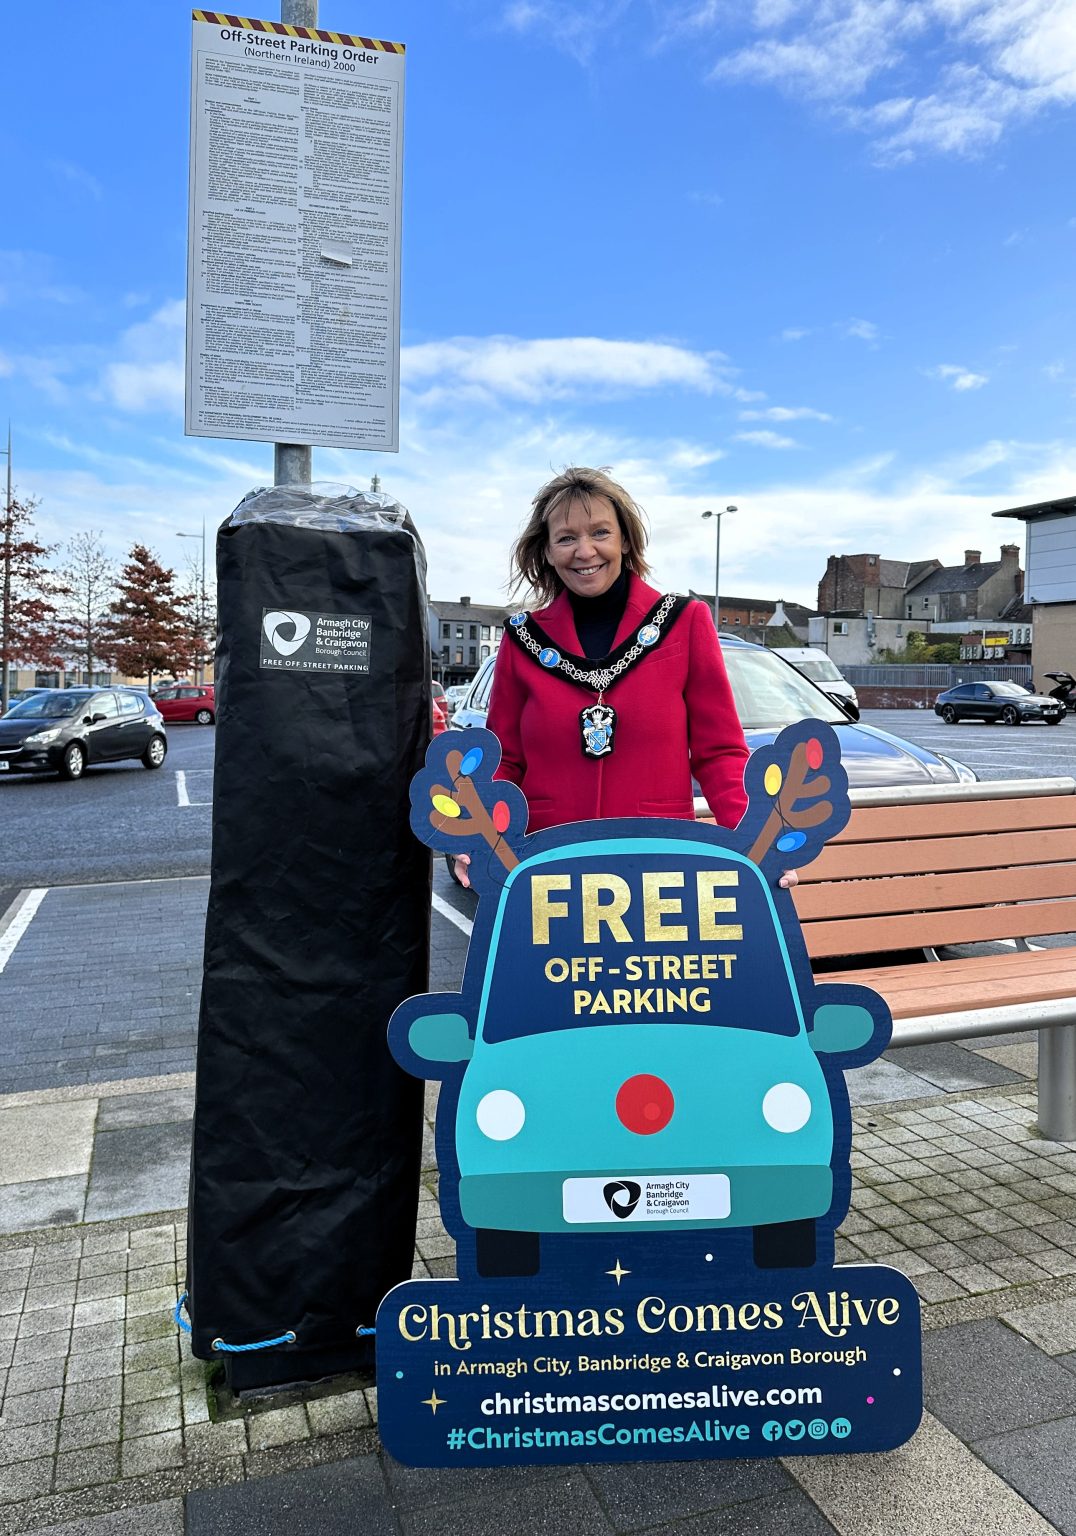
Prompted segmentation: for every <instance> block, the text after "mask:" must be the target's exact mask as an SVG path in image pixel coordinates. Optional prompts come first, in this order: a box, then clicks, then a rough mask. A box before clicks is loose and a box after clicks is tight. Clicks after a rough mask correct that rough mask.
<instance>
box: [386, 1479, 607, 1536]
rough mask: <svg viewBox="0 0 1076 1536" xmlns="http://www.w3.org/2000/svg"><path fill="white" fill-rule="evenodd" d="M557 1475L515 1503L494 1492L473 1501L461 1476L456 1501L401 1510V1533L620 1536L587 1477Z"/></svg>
mask: <svg viewBox="0 0 1076 1536" xmlns="http://www.w3.org/2000/svg"><path fill="white" fill-rule="evenodd" d="M558 1473H559V1475H558V1476H556V1477H552V1478H545V1479H543V1480H542V1481H541V1482H536V1483H534V1484H533V1485H532V1486H531V1487H529V1488H528V1489H527V1493H526V1497H525V1498H520V1499H518V1500H514V1501H512V1502H511V1503H510V1502H509V1499H510V1495H508V1494H506V1493H505V1492H504V1491H502V1490H498V1489H496V1488H495V1487H494V1488H491V1489H490V1490H489V1491H488V1492H486V1493H484V1494H483V1495H482V1496H481V1497H479V1498H469V1497H468V1496H467V1477H466V1474H465V1473H464V1474H457V1477H458V1479H459V1482H458V1485H457V1493H456V1496H455V1498H452V1499H449V1500H445V1501H444V1502H443V1503H440V1504H429V1505H424V1506H423V1507H422V1508H421V1509H404V1510H400V1511H399V1512H398V1513H399V1520H400V1529H401V1530H402V1531H403V1533H404V1536H563V1533H565V1532H569V1531H570V1532H573V1533H574V1532H580V1533H583V1532H585V1533H586V1536H600V1533H603V1532H613V1531H615V1530H616V1527H615V1526H614V1525H613V1524H612V1522H611V1521H610V1520H609V1518H608V1517H607V1516H606V1515H605V1514H604V1512H603V1510H602V1508H601V1505H600V1504H599V1502H598V1499H597V1497H596V1495H595V1492H594V1489H593V1487H592V1486H591V1484H590V1483H589V1481H588V1480H587V1477H586V1475H585V1474H584V1473H583V1471H582V1470H581V1469H579V1468H576V1467H569V1468H565V1467H560V1468H558Z"/></svg>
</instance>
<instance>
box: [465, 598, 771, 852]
mask: <svg viewBox="0 0 1076 1536" xmlns="http://www.w3.org/2000/svg"><path fill="white" fill-rule="evenodd" d="M660 598H661V593H660V592H658V591H656V590H655V589H654V588H653V587H650V586H648V585H647V584H646V582H645V581H641V580H640V579H639V577H638V576H635V575H632V576H631V577H630V580H629V585H628V600H627V604H626V606H625V609H624V614H623V617H622V618H621V621H620V625H619V627H618V629H617V632H616V638H615V640H614V642H613V644H614V649H615V647H616V646H618V645H620V644H621V643H622V641H624V640H625V639H627V637H628V636H629V635H630V634H631V633H632V631H633V630H635V629H637V628H639V626H640V625H641V624H642V622H643V619H644V618H645V616H646V615H647V613H649V612H650V610H651V609H652V608H653V607H654V605H655V603H657V602H658V601H660ZM534 618H535V620H536V622H537V623H538V624H539V625H541V627H542V629H544V630H545V632H546V634H547V635H549V637H550V639H551V640H553V641H554V642H555V643H556V644H557V645H559V646H561V647H562V648H563V649H564V650H566V651H571V652H572V653H574V654H575V655H577V656H578V655H581V654H582V648H581V646H580V644H579V637H578V635H577V634H576V629H575V620H574V618H573V615H572V607H571V602H570V600H569V598H568V594H567V593H566V592H561V593H560V595H559V596H558V597H557V598H555V599H554V601H553V602H552V603H550V605H549V607H548V608H541V609H539V610H537V611H536V612H535V614H534ZM596 697H597V695H596V694H591V693H590V692H589V691H588V690H585V689H583V688H579V687H577V686H576V685H575V684H574V683H570V682H568V681H567V679H566V678H563V677H561V676H559V675H558V674H557V673H555V672H549V671H546V670H545V668H543V667H542V666H540V665H539V663H538V662H537V661H536V660H535V659H534V658H533V657H532V656H530V655H527V654H526V653H524V652H523V651H522V650H521V649H520V647H519V646H518V645H517V644H516V643H515V641H514V640H512V639H511V637H510V636H508V635H505V637H504V639H503V640H502V641H501V647H500V650H499V651H498V653H497V665H496V668H495V670H494V675H493V693H492V696H491V698H490V706H489V718H488V720H487V724H488V726H489V729H490V730H491V731H493V733H494V734H495V735H496V736H497V737H498V739H499V740H500V743H501V749H502V753H503V756H502V758H501V766H500V768H499V769H498V772H497V777H498V778H502V779H510V780H511V781H512V782H513V783H514V784H518V785H519V786H520V788H521V789H522V790H523V792H524V794H525V795H526V797H527V803H528V804H529V806H530V824H529V829H528V830H529V831H531V832H538V831H540V830H541V829H542V828H543V827H551V826H559V825H561V824H562V823H564V822H569V821H589V820H592V819H593V818H595V817H599V816H669V817H675V818H678V819H681V820H691V819H692V817H693V816H694V811H693V808H692V799H693V796H692V787H691V776H692V774H694V775H695V777H696V778H697V779H698V781H699V783H700V785H701V786H702V792H703V794H704V795H705V796H706V799H707V801H708V803H709V806H710V809H711V810H712V811H713V813H714V816H715V817H716V819H717V820H718V822H720V824H721V825H722V826H725V827H734V826H735V825H736V823H737V822H738V821H739V819H740V817H741V816H742V815H743V813H744V811H745V809H746V807H747V797H746V795H745V794H744V788H743V771H744V764H745V763H746V762H747V755H748V754H747V745H746V743H745V741H744V736H743V731H742V729H741V728H740V722H739V719H738V717H737V714H736V705H735V703H734V702H733V697H732V689H731V688H730V687H729V681H728V678H727V676H726V674H725V663H724V661H723V659H722V656H721V647H720V645H719V644H718V641H717V634H716V632H715V630H714V623H713V619H712V618H711V616H710V613H709V611H708V610H707V608H706V607H705V605H704V604H702V603H700V602H698V601H695V602H691V603H689V604H688V606H687V607H686V608H685V609H684V610H683V612H682V613H681V614H680V615H679V616H678V617H677V618H676V620H675V621H674V622H673V624H672V626H671V627H670V628H667V629H666V630H665V633H664V634H663V636H662V639H661V641H660V643H659V644H658V645H656V646H655V647H654V649H653V650H652V651H650V652H648V653H647V654H646V655H645V656H643V657H642V658H641V659H640V660H639V661H637V662H636V663H635V665H634V666H633V667H632V668H631V670H630V671H629V672H627V673H626V674H625V675H624V676H623V677H621V678H620V679H619V680H618V681H617V682H615V683H614V684H613V686H612V687H611V688H610V689H609V692H608V694H607V695H606V703H608V704H611V705H612V706H613V707H614V708H615V709H616V713H617V723H616V734H615V738H614V745H613V751H612V752H611V753H610V755H609V756H608V757H599V758H590V757H584V755H583V747H582V737H581V733H580V728H579V712H580V710H582V709H585V708H586V707H587V705H588V704H591V703H593V702H594V700H595V699H596Z"/></svg>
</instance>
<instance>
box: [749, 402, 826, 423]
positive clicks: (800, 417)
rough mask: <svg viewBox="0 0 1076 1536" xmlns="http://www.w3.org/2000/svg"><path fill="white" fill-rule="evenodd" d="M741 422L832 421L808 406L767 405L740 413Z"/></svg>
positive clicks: (824, 414)
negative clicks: (763, 407) (761, 408)
mask: <svg viewBox="0 0 1076 1536" xmlns="http://www.w3.org/2000/svg"><path fill="white" fill-rule="evenodd" d="M740 420H741V421H832V420H833V417H832V416H830V415H828V414H827V413H826V412H825V411H816V410H815V409H814V407H813V406H810V405H768V406H767V407H766V409H765V410H762V411H741V412H740Z"/></svg>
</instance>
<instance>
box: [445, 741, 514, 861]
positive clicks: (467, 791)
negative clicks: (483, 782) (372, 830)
mask: <svg viewBox="0 0 1076 1536" xmlns="http://www.w3.org/2000/svg"><path fill="white" fill-rule="evenodd" d="M483 755H484V754H483V752H482V749H481V747H472V748H471V750H470V751H469V752H467V753H463V752H456V751H452V752H449V753H447V754H446V756H445V767H446V768H447V769H448V772H449V775H450V777H451V779H452V788H451V789H446V788H445V786H444V785H443V784H434V785H432V786H431V788H430V826H431V827H432V828H433V829H434V831H435V832H440V833H442V834H443V835H444V836H445V837H473V836H474V834H475V832H478V834H479V835H480V836H481V837H482V838H483V839H484V840H485V841H486V842H487V843H488V844H489V846H490V847H491V848H492V850H493V852H494V853H495V854H496V856H497V857H498V858H499V859H500V861H501V863H502V864H503V865H504V867H505V869H506V870H513V869H515V867H516V865H517V864H518V863H519V855H518V854H517V853H516V852H515V850H514V849H512V848H509V846H508V844H507V843H506V842H505V841H504V834H505V833H506V832H507V831H508V827H509V824H510V823H511V820H512V812H511V810H510V808H509V806H508V803H507V801H505V800H497V801H495V802H494V805H493V807H492V809H489V808H487V806H486V805H485V804H484V802H483V800H482V798H481V796H480V795H479V793H478V788H477V786H476V784H475V782H474V780H473V779H472V778H471V774H472V773H474V771H475V770H476V769H477V768H478V767H479V766H480V764H481V762H482V758H483ZM464 811H466V813H467V814H466V816H464V814H463V812H464Z"/></svg>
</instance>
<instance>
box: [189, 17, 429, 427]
mask: <svg viewBox="0 0 1076 1536" xmlns="http://www.w3.org/2000/svg"><path fill="white" fill-rule="evenodd" d="M193 16H194V29H193V30H194V37H193V49H192V71H191V162H190V229H189V245H188V272H187V378H186V430H187V432H188V433H189V434H191V435H193V436H198V437H233V438H249V439H252V440H255V441H258V442H287V443H308V444H312V445H320V446H324V447H335V448H369V449H381V450H387V451H390V452H394V451H396V450H397V448H398V447H399V355H400V343H399V334H400V206H401V168H402V154H403V97H404V49H403V44H401V43H390V42H383V41H379V40H377V39H374V38H363V37H351V36H347V35H345V34H343V33H338V32H325V31H321V30H318V29H313V28H309V29H308V28H302V27H294V26H287V25H285V24H284V23H282V22H276V21H251V20H247V19H245V18H242V17H237V16H232V15H223V14H221V13H219V12H216V11H202V10H196V11H194V13H193Z"/></svg>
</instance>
